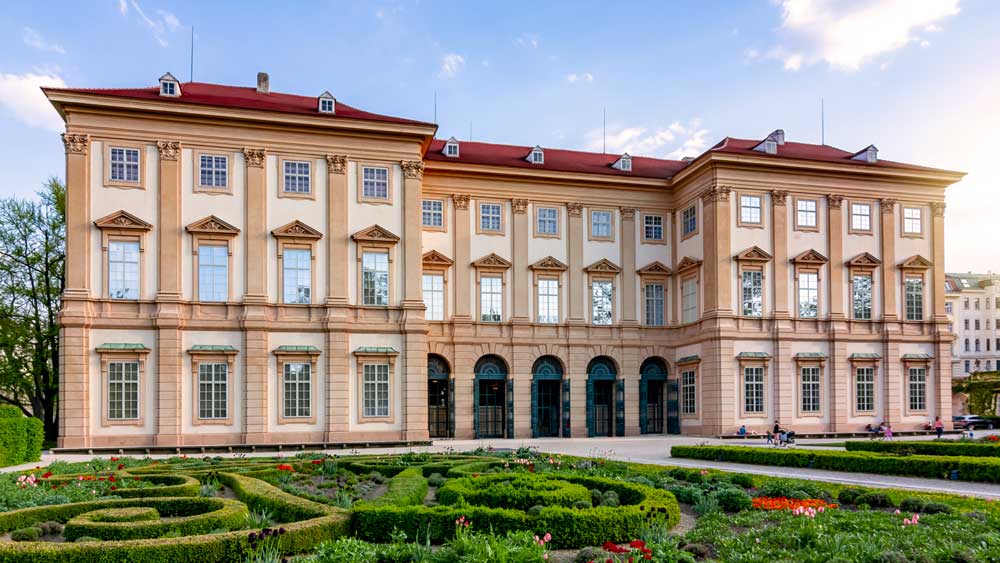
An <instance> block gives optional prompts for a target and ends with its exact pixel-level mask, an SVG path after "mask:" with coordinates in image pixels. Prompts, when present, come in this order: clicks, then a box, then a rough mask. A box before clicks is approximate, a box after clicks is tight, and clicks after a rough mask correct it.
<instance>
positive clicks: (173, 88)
mask: <svg viewBox="0 0 1000 563" xmlns="http://www.w3.org/2000/svg"><path fill="white" fill-rule="evenodd" d="M160 95H161V96H176V95H177V83H176V82H174V81H172V80H161V81H160Z"/></svg>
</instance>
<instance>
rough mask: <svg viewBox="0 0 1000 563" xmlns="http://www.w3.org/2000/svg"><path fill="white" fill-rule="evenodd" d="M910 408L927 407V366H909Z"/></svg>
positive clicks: (918, 409)
mask: <svg viewBox="0 0 1000 563" xmlns="http://www.w3.org/2000/svg"><path fill="white" fill-rule="evenodd" d="M909 372H910V373H909V387H910V410H911V411H922V410H925V409H927V368H910V370H909Z"/></svg>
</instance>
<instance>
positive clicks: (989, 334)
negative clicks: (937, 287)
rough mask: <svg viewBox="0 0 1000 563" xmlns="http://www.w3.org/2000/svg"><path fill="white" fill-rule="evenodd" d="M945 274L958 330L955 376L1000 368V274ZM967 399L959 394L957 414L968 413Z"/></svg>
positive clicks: (952, 325) (952, 323) (951, 319)
mask: <svg viewBox="0 0 1000 563" xmlns="http://www.w3.org/2000/svg"><path fill="white" fill-rule="evenodd" d="M945 276H946V277H945V312H946V313H947V314H948V328H949V329H950V330H951V331H952V332H953V333H954V334H955V341H954V343H953V344H952V347H951V354H952V373H953V374H954V377H968V376H969V375H970V374H972V373H975V372H977V371H997V370H1000V275H998V274H994V273H993V272H986V273H985V274H973V273H972V272H968V273H965V274H945ZM965 400H966V397H965V396H959V395H956V396H955V398H954V401H953V403H954V404H953V406H952V409H953V411H954V413H955V414H966V412H967V408H966V404H965Z"/></svg>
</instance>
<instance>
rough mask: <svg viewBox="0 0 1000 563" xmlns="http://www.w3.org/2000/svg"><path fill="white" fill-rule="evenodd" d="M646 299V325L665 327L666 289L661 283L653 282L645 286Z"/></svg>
mask: <svg viewBox="0 0 1000 563" xmlns="http://www.w3.org/2000/svg"><path fill="white" fill-rule="evenodd" d="M645 290H646V292H645V295H644V297H645V299H646V324H647V325H648V326H663V325H664V314H663V311H664V294H665V292H664V288H663V284H662V283H660V282H651V283H647V284H646V285H645Z"/></svg>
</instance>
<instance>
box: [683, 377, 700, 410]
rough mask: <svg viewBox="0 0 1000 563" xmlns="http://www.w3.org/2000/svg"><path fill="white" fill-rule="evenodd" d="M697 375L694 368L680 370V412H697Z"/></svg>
mask: <svg viewBox="0 0 1000 563" xmlns="http://www.w3.org/2000/svg"><path fill="white" fill-rule="evenodd" d="M697 385H698V375H697V372H695V371H694V370H685V371H682V372H681V414H696V413H697V412H698V387H697Z"/></svg>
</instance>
